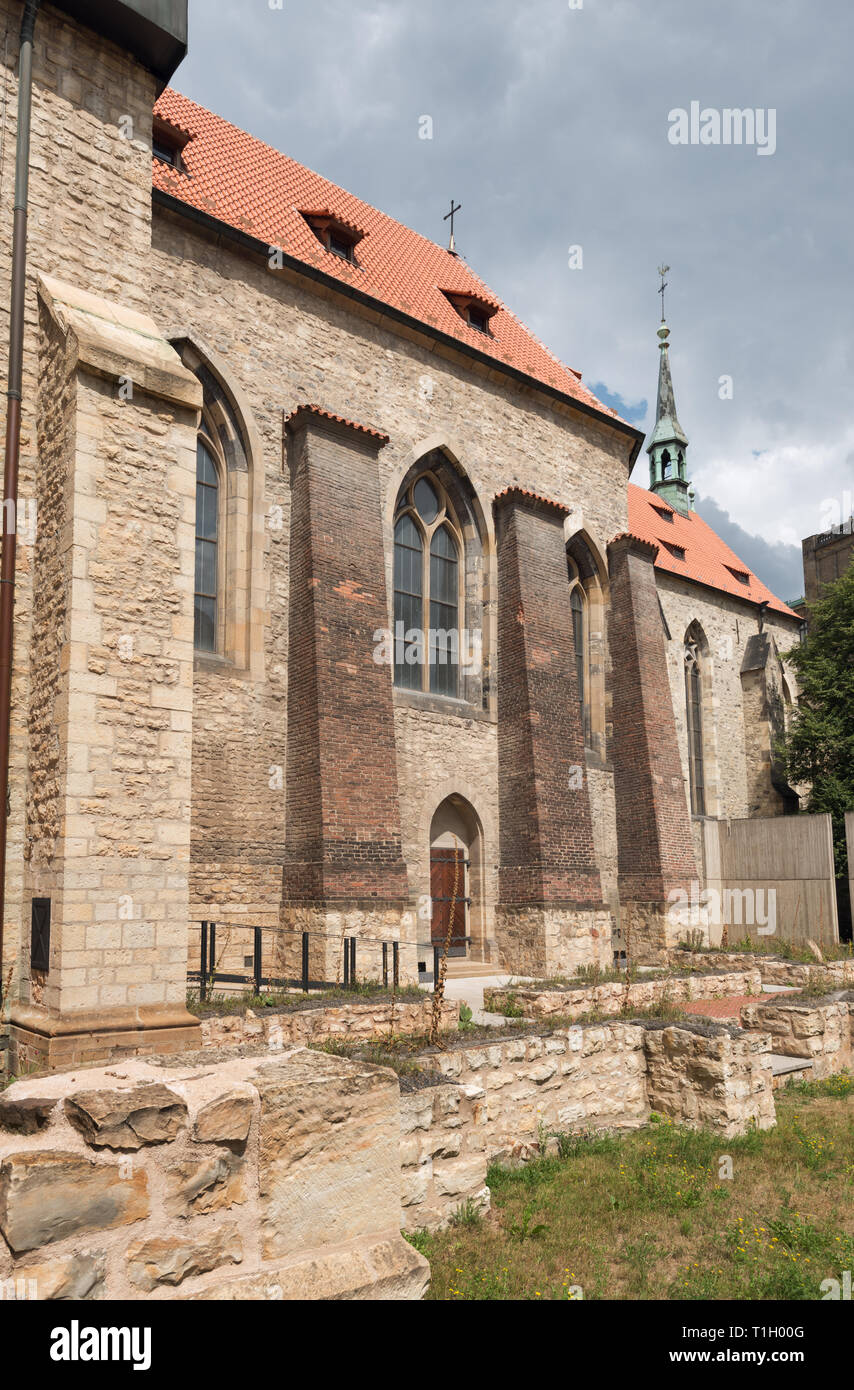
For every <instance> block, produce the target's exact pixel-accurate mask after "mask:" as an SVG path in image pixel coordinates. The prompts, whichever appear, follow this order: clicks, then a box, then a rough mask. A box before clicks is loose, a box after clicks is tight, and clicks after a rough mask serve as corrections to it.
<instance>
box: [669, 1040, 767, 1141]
mask: <svg viewBox="0 0 854 1390" xmlns="http://www.w3.org/2000/svg"><path fill="white" fill-rule="evenodd" d="M645 1033H646V1042H645V1052H646V1064H647V1093H648V1098H649V1105H650V1109H652V1110H655V1111H657V1112H658V1113H660V1114H662V1115H666V1116H667V1117H668V1118H670V1119H672V1120H675V1121H676V1122H677V1123H678V1124H684V1125H689V1126H691V1127H700V1128H702V1127H709V1128H712V1129H717V1130H721V1131H722V1132H723V1134H725V1135H728V1136H729V1135H736V1134H743V1133H744V1132H745V1130H746V1129H747V1128H748V1127H749V1126H750V1125H751V1124H755V1125H757V1126H758V1128H759V1129H771V1128H772V1127H773V1126H774V1124H775V1123H776V1119H777V1116H776V1110H775V1106H774V1096H773V1087H772V1074H771V1056H770V1047H769V1039H768V1037H767V1035H766V1034H760V1033H743V1032H741V1031H740V1030H739V1029H737V1028H726V1027H723V1026H714V1025H708V1026H704V1025H702V1024H697V1025H693V1024H687V1025H685V1026H680V1027H678V1028H674V1027H663V1028H655V1027H653V1026H652V1025H647V1027H646V1029H645Z"/></svg>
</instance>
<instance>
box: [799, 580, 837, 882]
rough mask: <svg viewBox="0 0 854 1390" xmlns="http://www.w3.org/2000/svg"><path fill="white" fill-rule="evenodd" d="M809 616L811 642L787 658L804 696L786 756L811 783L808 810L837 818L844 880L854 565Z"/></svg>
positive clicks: (825, 592)
mask: <svg viewBox="0 0 854 1390" xmlns="http://www.w3.org/2000/svg"><path fill="white" fill-rule="evenodd" d="M809 613H810V630H809V636H808V638H807V640H806V642H805V643H804V644H803V646H799V647H796V648H795V649H794V651H791V652H788V653H787V659H788V660H789V662H790V663H791V665H792V666H793V667H794V669H795V672H796V673H797V677H798V685H799V696H798V703H797V706H796V708H795V710H794V711H793V714H792V720H791V727H790V729H789V732H788V735H787V738H786V748H785V755H784V756H785V763H786V771H787V775H788V778H789V781H790V782H791V783H798V782H806V783H808V784H809V787H810V793H809V802H808V807H807V809H808V810H809V811H812V812H824V813H827V812H829V813H830V815H831V817H832V820H833V849H834V856H835V860H836V874H837V877H838V878H844V877H845V874H846V872H847V870H846V860H847V856H846V850H845V812H846V811H854V564H852V565H850V566H849V567H848V570H847V571H846V573H845V574H844V575H843V576H842V578H841V579H837V580H836V581H835V582H834V583H832V584H828V585H827V586H826V588H824V589H823V591H822V596H821V598H820V599H818V600H817V602H815V603H812V604H810V605H809Z"/></svg>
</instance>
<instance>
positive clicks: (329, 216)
mask: <svg viewBox="0 0 854 1390" xmlns="http://www.w3.org/2000/svg"><path fill="white" fill-rule="evenodd" d="M302 215H303V217H304V218H305V220H306V222H307V223H308V225H309V226H310V227H311V230H312V231H313V232H314V235H315V236H316V237H317V240H318V241H319V242H320V244H321V246H323V247H324V248H325V250H327V251H329V252H330V254H331V255H333V256H338V258H339V260H342V261H349V263H350V265H357V264H358V262H357V260H356V247H357V246H358V244H359V242H360V241H362V240H363V238H364V237H365V236H366V233H365V232H363V231H361V229H360V228H359V227H355V226H354V225H353V224H352V222H346V221H345V220H344V219H343V218H342V217H336V216H335V214H334V213H332V212H330V211H329V209H328V208H324V209H322V210H321V211H319V212H304V213H303V214H302Z"/></svg>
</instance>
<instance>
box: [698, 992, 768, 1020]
mask: <svg viewBox="0 0 854 1390" xmlns="http://www.w3.org/2000/svg"><path fill="white" fill-rule="evenodd" d="M755 1003H756V996H755V995H751V994H732V995H730V996H729V997H728V998H726V999H692V1000H691V1001H690V1003H687V1004H680V1005H679V1008H680V1009H681V1010H682V1012H683V1013H686V1014H703V1016H704V1017H705V1018H734V1019H736V1020H738V1019H740V1018H741V1011H742V1009H743V1008H744V1006H745V1004H755Z"/></svg>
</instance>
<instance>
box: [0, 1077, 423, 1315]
mask: <svg viewBox="0 0 854 1390" xmlns="http://www.w3.org/2000/svg"><path fill="white" fill-rule="evenodd" d="M400 1123H401V1121H400V1098H399V1090H398V1083H397V1078H396V1077H395V1075H394V1073H393V1072H390V1071H385V1070H382V1069H380V1068H377V1067H370V1066H362V1065H360V1064H357V1063H353V1062H350V1061H346V1060H344V1059H342V1058H340V1057H331V1056H329V1055H327V1054H325V1053H318V1052H309V1051H305V1050H296V1051H293V1052H291V1053H285V1054H282V1053H279V1054H278V1055H274V1056H269V1055H268V1056H266V1057H261V1058H259V1057H243V1058H240V1059H235V1060H233V1061H230V1062H225V1063H223V1062H214V1063H213V1064H212V1063H211V1062H210V1061H206V1060H205V1059H204V1058H202V1060H201V1061H199V1060H198V1057H197V1059H196V1061H195V1062H194V1063H191V1064H190V1065H178V1066H176V1065H171V1066H157V1065H154V1064H152V1063H149V1062H143V1061H133V1062H129V1063H127V1064H125V1065H123V1066H122V1067H121V1068H120V1069H119V1070H118V1071H117V1070H116V1068H112V1069H110V1070H103V1069H100V1070H98V1069H94V1070H90V1071H87V1072H85V1073H84V1074H80V1075H74V1074H65V1075H60V1076H53V1077H45V1078H42V1079H40V1080H38V1081H36V1080H30V1081H19V1082H17V1083H16V1084H15V1085H14V1086H12V1087H10V1088H9V1090H7V1091H6V1093H5V1094H4V1096H3V1097H2V1099H0V1233H1V1234H0V1294H2V1297H3V1298H24V1299H28V1298H29V1299H32V1298H35V1299H40V1300H53V1299H65V1300H74V1301H85V1300H101V1299H108V1300H110V1301H111V1302H112V1301H116V1300H121V1299H155V1300H163V1299H175V1298H178V1299H190V1300H197V1299H206V1300H207V1299H215V1300H217V1301H223V1300H233V1299H239V1300H245V1299H268V1300H272V1301H278V1300H306V1299H342V1298H344V1299H418V1298H421V1297H422V1296H423V1294H424V1291H425V1289H426V1287H427V1282H428V1279H429V1268H428V1265H427V1262H426V1260H424V1259H423V1258H422V1256H420V1255H418V1254H417V1253H416V1251H415V1250H414V1249H413V1248H412V1247H411V1246H409V1245H408V1244H407V1243H406V1242H405V1241H404V1240H403V1238H402V1236H401V1235H400V1227H401V1201H400V1186H401V1180H400ZM368 1155H370V1161H367V1157H368Z"/></svg>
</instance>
